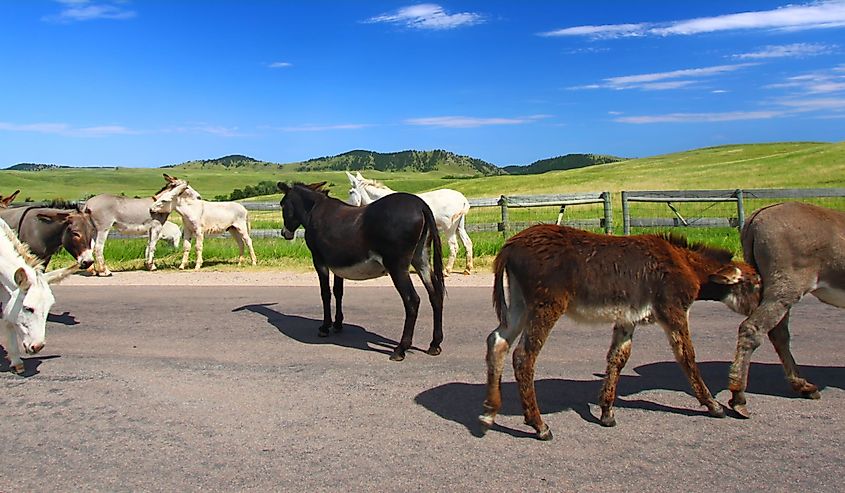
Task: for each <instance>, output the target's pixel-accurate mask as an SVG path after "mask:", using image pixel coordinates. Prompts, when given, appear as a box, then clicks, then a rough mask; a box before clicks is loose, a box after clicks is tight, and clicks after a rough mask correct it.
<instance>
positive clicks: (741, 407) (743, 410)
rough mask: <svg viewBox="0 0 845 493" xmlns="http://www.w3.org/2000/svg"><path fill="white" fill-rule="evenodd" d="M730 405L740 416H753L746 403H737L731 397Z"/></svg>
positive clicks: (743, 417)
mask: <svg viewBox="0 0 845 493" xmlns="http://www.w3.org/2000/svg"><path fill="white" fill-rule="evenodd" d="M728 405H729V406H731V409H733V410H734V412H736V413H737V414H738V415H739V417H740V418H742V419H748V418H750V417H751V413H750V412H748V408H747V407H746V406H745V403H742V404H737V403H735V402H734V401H733V399H731V400H730V401H728Z"/></svg>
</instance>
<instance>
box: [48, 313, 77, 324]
mask: <svg viewBox="0 0 845 493" xmlns="http://www.w3.org/2000/svg"><path fill="white" fill-rule="evenodd" d="M47 321H48V322H55V323H57V324H62V325H79V321H78V320H76V317H74V316H73V315H71V314H70V312H64V313H62V314H61V315H54V314H52V313H49V314H47Z"/></svg>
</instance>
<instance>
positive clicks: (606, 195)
mask: <svg viewBox="0 0 845 493" xmlns="http://www.w3.org/2000/svg"><path fill="white" fill-rule="evenodd" d="M601 198H602V202H603V204H604V232H605V234H613V205H612V203H611V201H610V192H602V193H601Z"/></svg>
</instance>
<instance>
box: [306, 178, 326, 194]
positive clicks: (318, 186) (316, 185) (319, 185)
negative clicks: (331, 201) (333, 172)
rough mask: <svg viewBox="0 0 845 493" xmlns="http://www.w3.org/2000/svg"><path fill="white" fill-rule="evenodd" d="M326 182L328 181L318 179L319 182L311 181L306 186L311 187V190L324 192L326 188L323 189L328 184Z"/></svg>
mask: <svg viewBox="0 0 845 493" xmlns="http://www.w3.org/2000/svg"><path fill="white" fill-rule="evenodd" d="M326 183H328V182H325V181H318V182H317V183H311V184H308V185H305V186H306V187H308V188H310V189H311V190H314V191H315V192H324V191H325V190H323V187H324V186H326Z"/></svg>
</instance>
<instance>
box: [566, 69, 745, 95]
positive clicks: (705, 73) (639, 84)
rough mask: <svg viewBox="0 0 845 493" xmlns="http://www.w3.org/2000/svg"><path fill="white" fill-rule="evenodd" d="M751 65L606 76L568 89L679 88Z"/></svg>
mask: <svg viewBox="0 0 845 493" xmlns="http://www.w3.org/2000/svg"><path fill="white" fill-rule="evenodd" d="M752 65H754V64H753V63H737V64H733V65H714V66H711V67H700V68H687V69H681V70H671V71H668V72H652V73H648V74H636V75H623V76H619V77H608V78H606V79H603V80H602V81H601V82H600V83H596V84H588V85H585V86H575V87H570V89H615V90H623V89H644V90H652V91H659V90H667V89H679V88H681V87H686V86H689V85H692V84H694V83H696V82H698V81H699V78H701V77H712V76H715V75H720V74H725V73H729V72H734V71H736V70H741V69H743V68H746V67H750V66H752ZM675 79H678V80H675Z"/></svg>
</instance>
